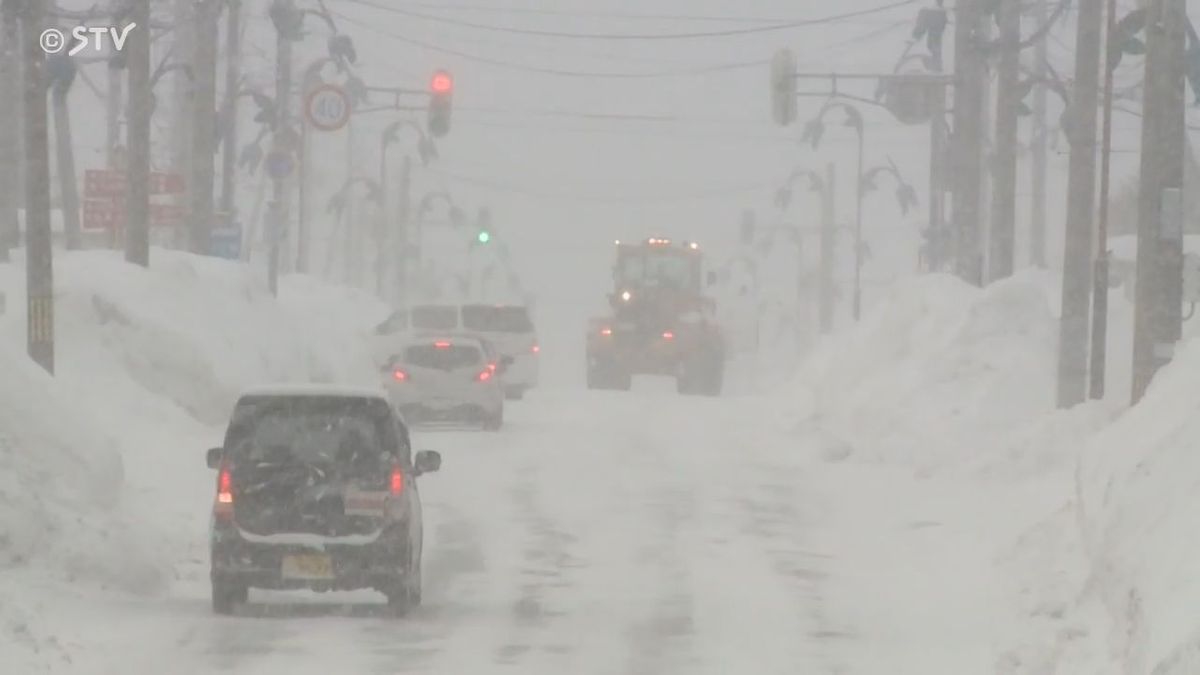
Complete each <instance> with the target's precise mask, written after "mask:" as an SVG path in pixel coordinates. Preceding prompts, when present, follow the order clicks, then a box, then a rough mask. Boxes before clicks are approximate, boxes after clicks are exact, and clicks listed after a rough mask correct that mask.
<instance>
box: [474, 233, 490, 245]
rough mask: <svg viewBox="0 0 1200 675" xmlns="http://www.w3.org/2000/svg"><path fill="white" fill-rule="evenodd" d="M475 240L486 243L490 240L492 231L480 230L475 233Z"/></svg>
mask: <svg viewBox="0 0 1200 675" xmlns="http://www.w3.org/2000/svg"><path fill="white" fill-rule="evenodd" d="M475 240H476V241H478V242H479V243H481V244H486V243H488V242H489V241H491V240H492V233H491V232H488V231H487V230H480V231H479V234H477V235H475Z"/></svg>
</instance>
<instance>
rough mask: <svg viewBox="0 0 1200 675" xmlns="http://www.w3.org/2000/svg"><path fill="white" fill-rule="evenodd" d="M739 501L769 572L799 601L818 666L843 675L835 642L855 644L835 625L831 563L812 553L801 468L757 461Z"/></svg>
mask: <svg viewBox="0 0 1200 675" xmlns="http://www.w3.org/2000/svg"><path fill="white" fill-rule="evenodd" d="M740 479H741V481H742V482H743V489H742V490H740V492H741V494H742V497H741V498H740V499H738V500H737V502H738V505H739V507H740V509H741V511H742V516H741V517H742V519H743V522H744V523H745V525H744V527H745V533H746V535H748V538H749V539H750V540H751V541H752V542H754V544H755V545H756V546H757V547H759V549H760V550H761V551H762V552H763V553H764V554H765V555H766V558H767V560H768V561H769V564H770V567H771V571H772V572H773V574H774V575H775V577H776V578H777V579H778V580H779V582H780V585H781V586H782V587H783V588H784V589H786V590H787V592H788V593H789V594H790V596H791V597H792V598H793V599H794V600H795V604H796V611H797V612H798V613H799V614H800V615H801V616H802V617H803V618H804V620H805V623H806V624H807V625H808V631H807V633H808V637H809V638H810V640H809V645H810V647H811V657H812V659H813V661H814V665H815V666H817V667H819V668H820V670H821V672H824V673H845V672H847V669H846V666H845V664H844V663H842V661H841V660H840V659H839V658H838V657H837V656H836V654H837V651H838V649H837V648H834V646H833V643H834V642H837V641H845V640H852V639H854V637H855V636H854V634H853V633H852V632H851V631H849V630H847V629H845V628H843V627H840V626H838V625H837V624H836V622H835V621H834V620H833V618H832V616H831V614H830V612H829V610H828V606H827V603H826V600H825V594H824V589H823V586H824V583H825V580H826V579H827V578H828V577H829V574H830V569H831V568H832V566H833V558H832V557H831V556H829V555H827V554H824V553H821V552H818V551H814V550H812V542H811V541H810V540H809V538H808V537H806V536H805V533H807V532H811V531H812V529H813V527H812V524H811V523H810V522H808V520H807V519H806V518H805V515H804V513H803V512H802V511H801V508H800V503H801V502H800V499H801V494H800V486H802V485H804V482H803V475H802V474H801V472H800V469H799V468H798V467H796V466H793V465H788V464H767V463H762V462H755V463H753V464H752V465H750V466H749V467H748V471H747V472H746V474H745V475H743V476H742V477H741V478H740Z"/></svg>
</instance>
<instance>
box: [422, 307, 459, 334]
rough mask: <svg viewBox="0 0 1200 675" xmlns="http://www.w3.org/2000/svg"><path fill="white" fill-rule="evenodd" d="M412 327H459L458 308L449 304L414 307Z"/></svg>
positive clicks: (441, 328) (432, 328) (431, 328)
mask: <svg viewBox="0 0 1200 675" xmlns="http://www.w3.org/2000/svg"><path fill="white" fill-rule="evenodd" d="M412 327H413V328H415V329H417V330H454V329H455V328H458V308H457V307H449V306H426V307H414V308H413V310H412Z"/></svg>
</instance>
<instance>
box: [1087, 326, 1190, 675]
mask: <svg viewBox="0 0 1200 675" xmlns="http://www.w3.org/2000/svg"><path fill="white" fill-rule="evenodd" d="M1198 370H1200V341H1195V340H1193V341H1191V342H1188V343H1185V345H1184V346H1183V348H1181V350H1180V351H1179V353H1178V355H1177V357H1176V359H1175V361H1174V362H1173V363H1172V364H1171V365H1170V366H1168V367H1167V368H1165V369H1163V370H1162V371H1160V372H1159V374H1158V375H1157V376H1156V378H1155V381H1154V383H1153V384H1152V386H1151V387H1150V389H1149V391H1148V392H1147V393H1146V396H1145V397H1144V398H1143V399H1142V401H1141V402H1140V403H1139V404H1138V405H1137V406H1135V407H1133V408H1131V409H1130V410H1129V411H1128V412H1127V413H1126V414H1125V415H1124V416H1123V417H1122V418H1121V419H1120V420H1118V421H1117V422H1116V423H1115V424H1113V425H1112V426H1111V427H1109V428H1108V429H1106V430H1105V431H1103V432H1102V433H1100V434H1098V435H1097V436H1096V437H1095V438H1094V439H1093V442H1092V443H1091V445H1090V447H1089V448H1088V450H1087V452H1086V454H1085V455H1084V458H1083V461H1082V464H1081V470H1080V487H1079V491H1080V502H1081V504H1082V508H1081V517H1080V521H1081V525H1082V530H1083V534H1084V539H1085V541H1086V544H1087V548H1088V552H1089V554H1090V557H1091V560H1092V575H1093V578H1092V584H1091V587H1092V588H1094V589H1095V591H1096V592H1097V593H1098V594H1099V596H1100V599H1101V600H1102V601H1103V604H1104V605H1105V607H1106V608H1107V610H1108V616H1109V620H1110V624H1111V630H1109V631H1108V632H1107V633H1106V634H1102V635H1096V636H1094V637H1095V638H1096V639H1097V640H1099V641H1100V643H1101V644H1102V645H1106V646H1107V647H1108V649H1109V650H1110V652H1111V655H1112V656H1113V657H1115V658H1116V659H1117V660H1118V662H1120V663H1122V664H1123V665H1125V666H1126V668H1127V669H1126V670H1124V671H1123V672H1138V673H1153V674H1154V675H1182V674H1184V673H1195V672H1200V622H1197V621H1196V608H1197V607H1198V606H1200V574H1198V573H1197V570H1200V537H1198V536H1197V532H1198V531H1200V517H1198V516H1197V514H1200V451H1198V450H1200V448H1198V447H1197V445H1198V442H1200V384H1197V381H1196V377H1195V373H1196V372H1197V371H1198ZM1097 648H1098V649H1100V648H1102V647H1099V646H1098V647H1097Z"/></svg>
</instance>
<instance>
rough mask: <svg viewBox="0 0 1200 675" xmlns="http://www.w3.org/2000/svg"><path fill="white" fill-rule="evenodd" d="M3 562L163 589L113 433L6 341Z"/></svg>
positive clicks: (1, 358) (1, 417) (1, 441)
mask: <svg viewBox="0 0 1200 675" xmlns="http://www.w3.org/2000/svg"><path fill="white" fill-rule="evenodd" d="M0 372H3V373H4V379H3V381H2V382H0V567H3V568H6V569H13V568H16V567H18V566H37V567H39V568H40V569H43V570H45V569H51V570H54V571H56V572H59V573H61V575H62V576H65V577H66V578H67V579H69V580H75V579H80V578H84V579H89V580H95V581H99V582H101V583H104V584H115V585H119V586H121V587H123V588H126V589H129V590H133V589H150V588H154V587H155V586H156V585H161V579H160V578H159V577H158V575H157V574H156V570H155V569H154V568H153V567H152V566H147V565H143V564H139V563H140V562H141V561H142V559H143V558H142V556H143V553H144V551H142V550H141V549H142V547H141V546H139V545H138V544H137V541H136V539H137V538H136V536H134V535H135V534H136V533H133V532H131V531H130V527H128V525H127V524H126V523H125V521H124V520H123V515H124V514H123V512H122V511H121V509H120V508H119V496H120V491H121V488H122V484H123V477H124V472H123V468H122V463H121V456H120V454H119V453H118V452H117V444H116V441H115V439H114V438H113V437H112V436H111V435H109V434H108V433H107V432H106V431H105V430H104V429H103V427H102V426H101V425H100V424H98V423H97V422H96V420H95V419H94V418H93V417H92V416H91V414H90V413H89V411H87V410H84V409H81V408H80V407H79V406H78V405H76V404H75V403H74V402H73V401H72V400H71V394H70V392H69V391H68V390H67V389H65V388H64V387H62V386H61V385H60V384H59V383H57V382H55V381H54V379H53V378H52V377H50V376H49V375H48V374H47V373H45V372H44V371H42V370H41V369H40V368H38V367H37V366H35V365H34V364H32V363H31V362H30V361H29V360H28V359H27V358H25V355H24V354H23V353H19V352H14V351H13V350H12V349H10V348H8V346H7V345H0Z"/></svg>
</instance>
